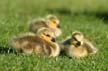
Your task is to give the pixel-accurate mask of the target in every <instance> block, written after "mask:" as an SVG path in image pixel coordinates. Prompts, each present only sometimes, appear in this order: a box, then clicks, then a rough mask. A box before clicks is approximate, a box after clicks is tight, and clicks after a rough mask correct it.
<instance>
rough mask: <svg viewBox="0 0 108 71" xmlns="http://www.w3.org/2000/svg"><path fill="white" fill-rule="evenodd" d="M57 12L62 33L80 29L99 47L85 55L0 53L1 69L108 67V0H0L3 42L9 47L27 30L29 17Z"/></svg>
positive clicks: (94, 70)
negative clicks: (94, 51) (51, 55)
mask: <svg viewBox="0 0 108 71" xmlns="http://www.w3.org/2000/svg"><path fill="white" fill-rule="evenodd" d="M48 14H54V15H57V17H58V18H59V19H60V23H61V27H62V30H63V33H62V35H61V37H59V38H58V41H57V42H60V41H61V40H63V39H64V38H66V37H67V36H68V35H70V34H71V32H73V31H76V30H77V31H81V32H83V33H84V34H85V36H86V37H87V38H88V39H89V40H91V42H92V43H93V44H94V45H95V46H96V47H97V48H98V49H99V52H98V53H97V54H96V55H93V56H88V57H86V58H83V59H75V58H72V59H69V58H68V57H67V56H65V55H60V56H58V57H56V58H47V57H41V56H38V55H35V54H33V55H30V56H28V55H25V54H20V53H19V54H18V55H16V54H0V71H107V70H108V64H107V63H108V44H107V43H108V32H107V31H108V27H107V26H108V0H0V45H2V46H4V47H8V39H9V38H11V37H12V36H15V35H19V34H22V33H26V32H28V26H27V23H28V21H29V20H31V19H33V18H38V17H44V16H46V15H48Z"/></svg>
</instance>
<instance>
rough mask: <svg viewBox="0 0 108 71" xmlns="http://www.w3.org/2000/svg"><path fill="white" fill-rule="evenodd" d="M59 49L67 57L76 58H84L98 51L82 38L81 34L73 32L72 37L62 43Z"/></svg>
mask: <svg viewBox="0 0 108 71" xmlns="http://www.w3.org/2000/svg"><path fill="white" fill-rule="evenodd" d="M60 47H61V49H62V51H65V53H66V54H67V55H68V56H69V57H76V58H82V57H86V56H88V55H89V54H94V53H97V51H98V49H97V48H96V47H94V46H93V45H92V43H91V42H90V41H88V40H87V39H85V38H84V35H83V34H82V33H81V32H73V33H72V37H70V38H68V39H66V40H65V41H63V42H62V43H61V44H60Z"/></svg>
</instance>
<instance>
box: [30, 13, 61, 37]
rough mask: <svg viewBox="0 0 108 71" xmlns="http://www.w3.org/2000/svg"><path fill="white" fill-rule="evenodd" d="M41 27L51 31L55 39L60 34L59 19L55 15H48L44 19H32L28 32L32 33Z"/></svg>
mask: <svg viewBox="0 0 108 71" xmlns="http://www.w3.org/2000/svg"><path fill="white" fill-rule="evenodd" d="M42 27H46V28H50V29H52V31H53V32H54V34H55V36H56V37H58V36H60V35H61V33H62V31H61V27H60V24H59V19H58V18H57V17H56V16H55V15H48V16H46V17H45V18H39V19H34V20H32V21H31V22H30V23H29V30H30V31H31V32H34V33H36V32H37V30H38V29H40V28H42Z"/></svg>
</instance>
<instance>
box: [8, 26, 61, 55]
mask: <svg viewBox="0 0 108 71" xmlns="http://www.w3.org/2000/svg"><path fill="white" fill-rule="evenodd" d="M9 44H10V46H11V47H12V48H13V49H16V50H18V51H22V52H24V53H25V54H32V53H36V54H39V55H47V56H49V57H56V56H58V55H59V52H60V48H59V45H58V44H57V43H56V39H55V35H54V33H53V32H52V31H51V29H48V28H41V29H39V30H38V31H37V34H36V35H25V36H22V37H13V38H11V39H10V40H9Z"/></svg>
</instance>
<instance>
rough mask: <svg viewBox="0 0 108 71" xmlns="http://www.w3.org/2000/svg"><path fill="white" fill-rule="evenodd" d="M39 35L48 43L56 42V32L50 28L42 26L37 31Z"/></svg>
mask: <svg viewBox="0 0 108 71" xmlns="http://www.w3.org/2000/svg"><path fill="white" fill-rule="evenodd" d="M37 34H38V36H39V37H40V38H41V39H43V40H44V41H46V42H48V43H54V42H56V38H55V35H54V33H53V32H52V31H51V29H49V28H41V29H39V30H38V32H37Z"/></svg>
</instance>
